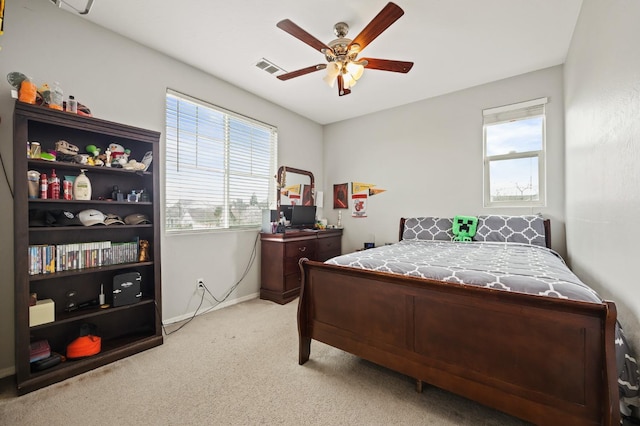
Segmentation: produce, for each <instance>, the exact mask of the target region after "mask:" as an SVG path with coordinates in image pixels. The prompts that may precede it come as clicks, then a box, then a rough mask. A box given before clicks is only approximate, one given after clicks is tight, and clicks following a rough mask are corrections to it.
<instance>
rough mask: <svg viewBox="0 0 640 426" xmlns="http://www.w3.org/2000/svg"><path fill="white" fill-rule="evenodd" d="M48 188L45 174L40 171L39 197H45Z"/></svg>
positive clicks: (44, 198)
mask: <svg viewBox="0 0 640 426" xmlns="http://www.w3.org/2000/svg"><path fill="white" fill-rule="evenodd" d="M48 190H49V181H47V175H46V174H44V173H42V174H41V175H40V198H42V199H43V200H46V199H47V192H48Z"/></svg>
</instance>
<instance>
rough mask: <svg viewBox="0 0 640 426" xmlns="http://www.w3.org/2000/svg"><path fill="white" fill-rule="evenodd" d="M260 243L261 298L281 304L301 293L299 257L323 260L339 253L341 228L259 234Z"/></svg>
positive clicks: (340, 248) (340, 249)
mask: <svg viewBox="0 0 640 426" xmlns="http://www.w3.org/2000/svg"><path fill="white" fill-rule="evenodd" d="M260 242H261V263H262V264H261V272H260V273H261V285H260V298H261V299H266V300H271V301H274V302H276V303H280V304H281V305H283V304H285V303H288V302H290V301H291V300H293V299H295V298H296V297H298V295H299V294H300V279H301V275H300V269H299V268H298V260H299V259H301V258H303V257H306V258H307V259H310V260H317V261H320V262H324V261H325V260H327V259H330V258H332V257H334V256H339V255H340V254H342V229H328V230H324V231H287V232H286V233H284V234H267V233H261V234H260Z"/></svg>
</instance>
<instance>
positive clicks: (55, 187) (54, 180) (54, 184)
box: [48, 169, 60, 200]
mask: <svg viewBox="0 0 640 426" xmlns="http://www.w3.org/2000/svg"><path fill="white" fill-rule="evenodd" d="M48 191H49V198H50V199H52V200H58V199H60V178H59V177H58V176H57V175H56V169H51V176H50V177H49V187H48Z"/></svg>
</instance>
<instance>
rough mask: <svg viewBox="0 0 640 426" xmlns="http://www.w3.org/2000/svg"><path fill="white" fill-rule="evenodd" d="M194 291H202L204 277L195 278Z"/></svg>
mask: <svg viewBox="0 0 640 426" xmlns="http://www.w3.org/2000/svg"><path fill="white" fill-rule="evenodd" d="M196 291H204V279H203V278H198V279H197V280H196Z"/></svg>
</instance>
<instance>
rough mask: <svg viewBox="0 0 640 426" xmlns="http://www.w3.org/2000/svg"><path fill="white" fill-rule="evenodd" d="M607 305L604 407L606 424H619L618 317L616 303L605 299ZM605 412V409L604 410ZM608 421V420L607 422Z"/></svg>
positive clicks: (610, 425) (612, 425)
mask: <svg viewBox="0 0 640 426" xmlns="http://www.w3.org/2000/svg"><path fill="white" fill-rule="evenodd" d="M604 304H605V305H607V317H606V319H605V324H603V325H604V333H603V335H604V351H605V359H606V365H605V368H606V370H605V371H604V372H603V375H604V377H603V381H604V382H605V383H604V384H608V386H607V388H608V389H609V392H607V393H606V394H605V395H604V398H605V401H604V404H606V407H607V408H608V410H609V414H610V415H609V416H607V417H605V419H604V420H605V423H604V424H605V425H606V426H615V425H619V424H620V405H619V401H620V395H618V367H617V365H616V344H615V340H616V336H615V333H616V332H615V323H616V321H617V317H618V310H617V308H616V304H615V303H613V302H611V301H608V300H605V301H604ZM605 413H606V411H605ZM609 421H610V422H609Z"/></svg>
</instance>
